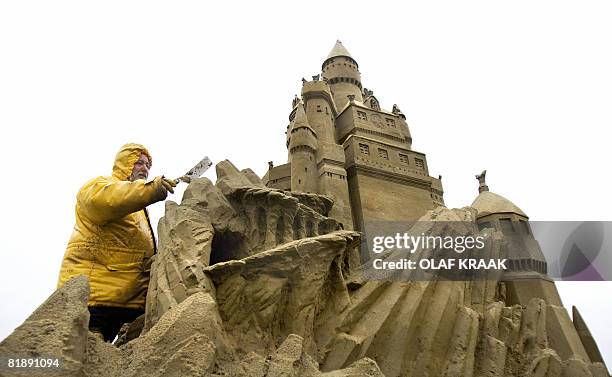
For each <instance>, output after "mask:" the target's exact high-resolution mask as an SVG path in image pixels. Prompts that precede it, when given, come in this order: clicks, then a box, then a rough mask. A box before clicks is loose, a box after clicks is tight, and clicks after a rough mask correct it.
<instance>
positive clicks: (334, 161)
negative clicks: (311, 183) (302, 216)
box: [302, 75, 353, 229]
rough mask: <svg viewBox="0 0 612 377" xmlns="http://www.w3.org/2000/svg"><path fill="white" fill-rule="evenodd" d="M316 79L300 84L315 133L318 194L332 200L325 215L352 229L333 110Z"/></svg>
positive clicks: (322, 83)
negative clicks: (327, 214)
mask: <svg viewBox="0 0 612 377" xmlns="http://www.w3.org/2000/svg"><path fill="white" fill-rule="evenodd" d="M319 77H320V76H319V75H317V76H314V77H313V80H312V81H306V82H304V83H303V87H302V98H303V100H304V107H305V110H306V117H307V118H308V123H309V124H310V126H311V127H312V128H313V129H314V130H315V132H316V134H317V141H318V148H317V153H316V162H317V175H318V178H317V179H318V192H319V193H321V194H324V195H327V196H329V197H330V198H331V199H333V201H334V205H333V207H332V209H331V211H330V213H329V216H331V217H333V218H335V219H336V220H338V221H339V222H340V223H341V224H342V226H343V227H344V229H353V218H352V215H351V204H350V199H349V191H348V183H347V175H346V169H345V167H344V164H345V157H344V150H343V148H342V145H340V144H338V143H337V142H336V132H335V120H336V116H337V110H336V106H335V104H334V100H333V97H332V93H331V88H330V86H329V85H328V83H327V82H325V81H320V80H319Z"/></svg>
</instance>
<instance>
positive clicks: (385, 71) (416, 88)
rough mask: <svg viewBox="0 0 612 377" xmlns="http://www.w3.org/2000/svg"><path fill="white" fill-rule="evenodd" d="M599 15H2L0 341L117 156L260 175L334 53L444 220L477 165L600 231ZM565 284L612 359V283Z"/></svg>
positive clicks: (439, 10)
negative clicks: (396, 110)
mask: <svg viewBox="0 0 612 377" xmlns="http://www.w3.org/2000/svg"><path fill="white" fill-rule="evenodd" d="M292 4H299V6H297V5H292ZM610 19H612V5H611V4H610V2H608V1H581V2H571V3H570V2H559V1H550V2H543V1H513V2H499V1H490V0H489V1H428V2H419V3H417V4H413V3H408V2H403V3H401V4H400V3H392V2H384V1H377V2H372V1H367V2H359V1H351V2H329V1H327V2H323V1H309V2H306V3H293V2H282V3H274V4H272V3H271V2H270V3H266V2H254V1H251V2H229V1H228V2H214V3H213V2H203V1H182V2H158V1H146V2H145V1H127V2H126V1H105V2H89V1H82V0H81V1H70V2H68V1H53V2H50V1H39V2H32V1H23V0H22V1H12V2H6V1H5V2H2V3H0V125H1V126H2V137H1V140H0V143H1V145H0V161H2V175H3V177H4V181H3V184H1V185H0V194H1V196H2V198H3V203H2V216H1V217H0V223H1V228H0V229H1V230H0V232H1V233H0V238H1V239H0V244H1V245H2V246H1V249H0V250H1V251H0V252H1V253H2V257H3V263H2V266H3V267H4V272H3V273H2V274H1V275H0V276H1V277H0V279H1V280H0V282H1V283H2V284H0V298H1V299H2V304H3V309H2V311H1V314H0V316H1V317H0V339H2V338H4V337H5V336H7V335H8V334H9V333H10V332H11V331H12V330H13V329H14V328H15V327H16V326H18V325H19V324H21V323H22V322H23V320H24V319H25V318H26V317H27V316H28V315H29V314H30V313H31V312H32V311H33V310H34V309H35V308H36V307H37V306H38V305H39V304H40V303H42V302H43V301H44V300H45V299H46V297H47V296H48V295H49V294H50V293H51V292H53V290H54V289H55V284H56V280H57V276H58V271H59V266H60V263H61V259H62V256H63V253H64V249H65V246H66V242H67V240H68V237H69V236H70V233H71V230H72V226H73V223H74V201H75V195H76V192H77V191H78V189H79V187H80V186H81V185H82V184H83V183H84V182H85V181H87V180H88V179H90V178H92V177H95V176H99V175H108V174H110V170H111V168H112V163H113V158H114V156H115V153H116V152H117V150H118V148H119V147H120V146H121V145H122V144H124V143H126V142H139V143H142V144H145V145H146V146H147V147H149V149H150V151H151V153H152V155H153V169H152V172H151V174H152V175H160V174H165V175H167V176H171V177H174V176H179V175H181V174H183V173H184V172H185V171H186V170H187V169H188V168H190V167H191V166H192V165H193V164H194V163H195V162H197V161H199V160H200V159H201V158H202V157H203V156H204V155H209V156H210V157H211V158H212V159H213V160H214V161H219V160H223V159H230V160H231V161H232V162H234V164H236V165H237V166H238V167H239V168H246V167H250V168H252V169H253V170H254V171H255V172H256V173H258V174H259V175H263V174H264V173H265V170H266V169H267V161H269V160H273V161H274V162H275V164H281V163H284V162H286V159H287V151H286V148H285V144H284V141H285V135H284V131H285V128H286V125H287V123H288V119H287V116H288V114H289V111H290V105H291V100H292V98H293V96H294V94H296V93H299V90H300V88H301V78H302V77H307V78H310V76H312V75H315V74H318V73H319V72H320V68H321V63H322V62H323V60H324V58H325V57H326V56H327V54H328V53H329V51H330V50H331V48H332V47H333V45H334V43H335V41H336V39H340V40H341V41H342V42H343V44H344V45H345V47H346V48H347V49H348V50H349V51H350V52H351V54H352V55H353V57H354V58H355V59H356V60H357V62H358V63H359V67H360V71H361V74H362V82H363V85H364V86H365V87H367V88H369V89H372V90H373V91H374V94H375V95H376V96H377V98H378V99H379V100H380V101H381V106H382V107H383V108H385V109H391V107H392V105H393V104H394V103H397V104H398V105H399V106H400V108H401V109H402V111H403V112H404V113H405V114H406V117H407V120H408V123H409V126H410V130H411V133H412V137H413V149H415V150H417V151H419V152H424V153H426V154H427V159H428V165H429V168H430V173H431V175H433V176H437V175H438V174H441V175H442V176H443V184H444V190H445V201H446V204H447V205H448V206H449V207H462V206H465V205H469V204H470V203H471V202H472V200H473V199H474V198H475V196H476V195H477V187H478V184H477V181H476V180H475V178H474V175H475V174H477V173H480V171H482V169H485V168H486V169H487V170H488V173H487V182H488V184H489V187H490V189H491V191H494V192H496V193H499V194H501V195H504V196H506V197H507V198H509V199H510V200H512V201H513V202H514V203H516V204H517V205H518V206H519V207H520V208H522V209H523V211H525V212H526V213H527V214H528V215H529V216H530V218H531V219H532V220H610V217H611V215H610V214H611V213H612V204H611V203H610V200H609V197H608V194H609V192H610V188H611V187H610V183H611V182H612V179H611V178H610V173H609V171H610V169H609V167H608V164H609V162H610V158H609V156H610V154H609V146H610V141H609V135H610V132H609V128H610V127H611V126H612V113H611V111H610V109H611V103H612V91H611V89H610V88H612V73H611V72H612V70H611V67H612V52H611V51H612V50H611V48H610V46H611V45H612V41H611V40H610V39H611V36H612V23H611V22H610ZM212 170H213V169H211V171H210V172H208V173H206V176H207V177H209V178H211V179H213V180H214V172H213V171H212ZM171 199H173V200H177V201H178V200H180V193H177V194H176V195H174V196H173V197H172V198H171ZM152 214H153V217H154V218H155V222H157V219H158V218H159V217H160V216H162V215H163V205H162V204H156V205H155V206H153V209H152ZM605 251H607V252H610V250H609V246H608V248H607V249H606V250H605ZM558 287H559V289H560V292H561V295H562V298H563V301H564V304H565V306H566V307H567V308H568V309H571V305H578V307H579V309H580V310H581V313H582V314H583V316H584V317H585V319H586V321H587V323H588V325H589V326H590V329H591V331H592V332H593V333H594V334H595V338H596V340H597V342H598V344H599V347H600V349H601V350H602V353H603V354H604V357H605V358H606V360H607V362H608V364H610V363H612V330H611V327H610V326H609V317H610V315H612V300H610V293H609V290H610V288H612V284H611V283H563V284H558Z"/></svg>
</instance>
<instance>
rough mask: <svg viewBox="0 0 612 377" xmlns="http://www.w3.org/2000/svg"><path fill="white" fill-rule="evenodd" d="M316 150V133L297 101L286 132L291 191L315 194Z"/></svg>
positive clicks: (299, 102) (302, 107) (301, 105)
mask: <svg viewBox="0 0 612 377" xmlns="http://www.w3.org/2000/svg"><path fill="white" fill-rule="evenodd" d="M317 148H318V141H317V133H316V132H315V130H314V129H313V128H312V127H311V126H310V124H309V123H308V118H307V117H306V113H305V112H304V106H303V104H302V102H301V101H298V102H297V103H296V106H295V107H294V109H293V111H292V112H291V123H290V124H289V128H288V130H287V149H288V150H289V162H290V163H291V191H300V192H312V193H314V192H317V162H316V153H317Z"/></svg>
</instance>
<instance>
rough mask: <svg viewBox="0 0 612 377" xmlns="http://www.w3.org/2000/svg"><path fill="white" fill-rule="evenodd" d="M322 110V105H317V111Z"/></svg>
mask: <svg viewBox="0 0 612 377" xmlns="http://www.w3.org/2000/svg"><path fill="white" fill-rule="evenodd" d="M320 112H321V105H317V113H320Z"/></svg>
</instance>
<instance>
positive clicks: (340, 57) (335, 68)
mask: <svg viewBox="0 0 612 377" xmlns="http://www.w3.org/2000/svg"><path fill="white" fill-rule="evenodd" d="M321 69H322V71H323V80H324V81H327V83H328V84H329V85H330V87H331V92H332V94H333V96H334V102H335V103H336V107H337V108H338V111H342V109H343V108H344V106H345V105H346V104H347V102H348V98H347V96H349V95H354V96H355V97H354V98H355V99H356V100H357V101H363V96H362V94H361V92H362V85H361V73H359V65H358V64H357V61H356V60H355V59H353V57H352V56H351V54H350V53H349V52H348V50H347V49H346V48H345V47H344V46H343V45H342V42H340V41H336V45H335V46H334V48H333V49H332V50H331V52H330V53H329V55H328V56H327V58H326V59H325V61H324V62H323V66H322V67H321Z"/></svg>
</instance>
